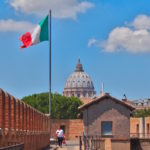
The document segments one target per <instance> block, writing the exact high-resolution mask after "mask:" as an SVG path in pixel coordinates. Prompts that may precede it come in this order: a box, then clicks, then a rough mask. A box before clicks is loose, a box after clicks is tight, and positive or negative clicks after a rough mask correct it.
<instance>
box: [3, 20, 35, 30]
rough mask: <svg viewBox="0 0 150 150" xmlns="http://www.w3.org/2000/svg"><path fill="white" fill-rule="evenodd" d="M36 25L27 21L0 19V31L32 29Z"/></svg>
mask: <svg viewBox="0 0 150 150" xmlns="http://www.w3.org/2000/svg"><path fill="white" fill-rule="evenodd" d="M34 27H35V25H33V24H31V23H29V22H26V21H15V20H12V19H8V20H0V32H22V31H31V30H32V29H33V28H34Z"/></svg>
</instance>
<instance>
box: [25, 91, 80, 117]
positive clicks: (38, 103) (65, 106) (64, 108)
mask: <svg viewBox="0 0 150 150" xmlns="http://www.w3.org/2000/svg"><path fill="white" fill-rule="evenodd" d="M22 100H23V101H24V102H25V103H27V104H29V105H31V106H32V107H34V108H35V109H37V110H39V111H41V112H43V113H49V93H40V94H33V95H31V96H26V97H24V98H23V99H22ZM80 105H82V102H81V101H80V99H78V98H76V97H65V96H62V95H60V94H52V105H51V106H52V110H51V111H52V112H51V113H52V114H51V115H52V118H53V119H77V118H78V113H79V112H78V107H79V106H80Z"/></svg>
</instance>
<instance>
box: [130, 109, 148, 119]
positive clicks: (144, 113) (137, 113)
mask: <svg viewBox="0 0 150 150" xmlns="http://www.w3.org/2000/svg"><path fill="white" fill-rule="evenodd" d="M132 116H133V117H148V116H150V109H141V110H135V112H134V113H133V115H132Z"/></svg>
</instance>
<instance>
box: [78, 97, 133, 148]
mask: <svg viewBox="0 0 150 150" xmlns="http://www.w3.org/2000/svg"><path fill="white" fill-rule="evenodd" d="M79 110H82V111H83V122H84V135H85V137H89V136H90V137H93V138H94V137H99V138H100V139H101V140H102V139H103V140H105V143H107V144H105V145H107V146H108V143H109V142H108V138H109V139H110V145H111V146H110V147H111V149H115V147H116V146H117V145H118V144H119V145H120V148H123V147H124V148H125V149H126V150H128V149H130V114H131V112H132V111H133V110H134V108H133V107H132V106H130V105H128V104H126V103H124V102H122V101H120V100H118V99H116V98H114V97H112V96H110V95H109V94H104V96H101V97H99V98H97V99H95V100H93V101H91V102H90V103H87V104H84V105H82V106H81V107H79ZM120 140H121V141H120ZM106 141H107V142H106ZM120 142H123V143H120ZM124 148H123V149H124ZM101 149H102V148H101ZM105 149H106V147H105Z"/></svg>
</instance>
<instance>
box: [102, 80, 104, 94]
mask: <svg viewBox="0 0 150 150" xmlns="http://www.w3.org/2000/svg"><path fill="white" fill-rule="evenodd" d="M102 96H104V82H102Z"/></svg>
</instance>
